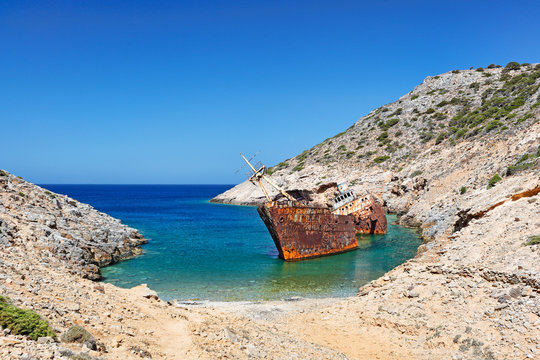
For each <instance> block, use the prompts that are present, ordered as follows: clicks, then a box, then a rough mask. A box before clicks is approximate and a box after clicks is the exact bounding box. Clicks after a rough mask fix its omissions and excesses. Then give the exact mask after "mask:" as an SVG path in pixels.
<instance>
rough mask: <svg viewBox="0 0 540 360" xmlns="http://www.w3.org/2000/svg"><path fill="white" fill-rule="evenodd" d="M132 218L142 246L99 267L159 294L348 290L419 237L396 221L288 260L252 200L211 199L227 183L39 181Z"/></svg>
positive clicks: (401, 257)
mask: <svg viewBox="0 0 540 360" xmlns="http://www.w3.org/2000/svg"><path fill="white" fill-rule="evenodd" d="M43 186H44V187H46V188H48V189H50V190H51V191H54V192H58V193H62V194H66V195H69V196H71V197H73V198H75V199H77V200H79V201H81V202H85V203H89V204H91V205H92V206H94V207H95V208H96V209H98V210H100V211H103V212H106V213H108V214H110V215H111V216H114V217H116V218H119V219H121V220H122V221H123V222H124V223H125V224H128V225H130V226H133V227H135V228H137V229H139V230H140V232H141V233H142V234H143V235H144V236H145V237H147V238H148V239H149V240H150V241H149V243H148V244H147V245H144V246H143V250H144V254H143V255H141V256H139V257H136V258H134V259H131V260H128V261H123V262H121V263H119V264H115V265H113V266H110V267H107V268H104V269H102V273H103V276H104V277H105V281H106V282H110V283H113V284H115V285H117V286H120V287H132V286H135V285H138V284H141V283H146V284H148V286H149V287H150V288H151V289H153V290H156V291H157V292H158V293H159V295H160V297H161V298H163V299H181V300H186V299H204V300H225V301H230V300H269V299H281V298H286V297H290V296H303V297H328V296H348V295H353V294H355V293H356V292H357V290H358V288H359V287H360V286H362V285H363V284H365V283H367V282H369V281H371V280H373V279H376V278H378V277H379V276H381V275H382V274H384V273H385V272H387V271H388V270H390V269H392V268H393V267H395V266H397V265H399V264H401V263H403V262H404V261H405V260H407V259H409V258H411V257H413V256H414V255H415V253H416V249H417V248H418V246H419V245H420V244H421V242H422V241H421V239H420V238H419V236H418V235H417V234H416V233H415V232H414V231H413V230H411V229H407V228H404V227H401V226H397V225H395V224H393V222H394V220H395V217H394V216H388V220H389V221H388V223H389V226H388V233H387V234H386V235H370V236H364V237H363V238H362V239H361V240H360V248H359V249H358V250H355V251H352V252H348V253H344V254H340V255H335V256H330V257H325V258H319V259H313V260H306V261H300V262H294V263H286V262H284V261H282V260H280V259H278V258H277V250H276V249H275V246H274V243H273V241H272V238H271V237H270V235H269V234H268V232H267V230H266V227H265V226H264V224H263V222H262V220H261V219H260V218H259V216H258V214H257V211H256V208H255V207H245V206H231V205H220V204H210V203H209V202H208V200H209V199H211V198H212V197H214V196H215V195H217V194H219V193H221V192H223V191H225V190H227V189H228V188H230V187H231V186H230V185H43Z"/></svg>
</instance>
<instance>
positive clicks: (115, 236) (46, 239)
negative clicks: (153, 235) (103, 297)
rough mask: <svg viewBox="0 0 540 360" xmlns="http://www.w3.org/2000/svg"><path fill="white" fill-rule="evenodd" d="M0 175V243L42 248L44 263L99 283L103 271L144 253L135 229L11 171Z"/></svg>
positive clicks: (7, 245) (141, 241)
mask: <svg viewBox="0 0 540 360" xmlns="http://www.w3.org/2000/svg"><path fill="white" fill-rule="evenodd" d="M1 175H2V176H0V189H1V192H0V216H1V217H0V244H1V245H2V246H3V247H6V248H9V247H12V246H17V245H19V246H20V245H23V244H25V243H27V244H30V243H31V244H32V246H34V247H36V248H39V249H41V250H42V251H41V252H40V256H41V257H42V261H49V259H50V258H51V257H55V258H57V259H61V260H62V264H65V266H67V267H68V268H69V270H70V271H71V272H72V273H76V274H78V275H82V276H83V277H85V278H88V279H91V280H99V279H100V278H101V274H100V271H99V268H100V267H103V266H106V265H111V264H114V263H116V262H118V261H121V260H124V259H127V258H130V257H133V256H136V255H139V254H141V253H142V250H141V248H140V245H142V244H145V243H146V242H147V240H146V239H144V237H143V236H142V235H141V234H140V233H139V232H138V231H137V230H135V229H133V228H131V227H129V226H127V225H123V224H122V223H121V222H120V220H118V219H115V218H113V217H111V216H109V215H107V214H104V213H102V212H99V211H97V210H95V209H94V208H93V207H92V206H90V205H88V204H83V203H80V202H78V201H77V200H75V199H72V198H70V197H68V196H66V195H61V194H56V193H52V192H50V191H48V190H46V189H43V188H41V187H39V186H36V185H34V184H30V183H28V182H26V181H24V180H23V179H21V178H19V177H16V176H14V175H12V174H10V173H8V172H6V171H2V173H1Z"/></svg>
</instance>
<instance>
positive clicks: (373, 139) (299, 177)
mask: <svg viewBox="0 0 540 360" xmlns="http://www.w3.org/2000/svg"><path fill="white" fill-rule="evenodd" d="M539 87H540V64H521V65H520V64H518V63H509V64H508V65H507V66H506V67H500V66H496V65H490V66H488V68H485V69H483V68H478V69H471V70H454V71H451V72H448V73H444V74H441V75H437V76H430V77H427V78H426V79H425V80H424V82H422V83H421V84H420V85H418V86H416V87H415V88H414V89H413V90H412V91H411V92H409V93H408V94H406V95H404V96H402V97H401V98H399V99H398V100H397V101H395V102H393V103H391V104H387V105H385V106H382V107H380V108H377V109H375V110H373V111H371V112H370V113H369V114H367V115H366V116H363V117H362V118H360V119H359V120H358V121H357V122H356V123H354V124H353V125H352V126H351V127H350V128H348V129H347V130H346V131H344V132H342V133H339V134H337V135H335V136H334V137H332V138H328V139H326V140H325V141H323V142H322V143H320V144H318V145H315V146H314V147H312V148H311V149H308V150H306V151H304V152H302V153H301V154H300V155H298V156H296V157H294V158H292V159H287V160H284V161H283V162H281V163H279V164H278V165H275V166H273V167H271V168H270V169H269V170H268V173H269V174H270V175H271V177H272V179H273V180H274V181H275V182H276V183H278V184H279V185H281V186H282V187H284V188H285V189H288V190H289V191H292V192H293V193H297V194H302V195H304V197H306V196H307V197H310V196H316V195H317V193H318V192H320V189H321V186H322V187H323V188H325V186H326V185H331V183H341V182H346V183H348V185H349V187H351V188H353V189H354V190H355V191H356V192H358V193H362V192H365V191H368V192H371V193H374V194H375V195H377V196H379V197H380V198H382V200H383V201H384V203H385V205H386V206H387V208H388V209H389V210H390V211H394V212H397V213H399V214H405V215H406V216H404V217H403V218H402V220H403V221H404V222H408V223H411V224H420V223H423V224H432V225H431V226H429V227H428V229H426V231H425V235H427V236H435V235H436V234H438V233H441V232H443V231H444V230H446V229H448V228H449V226H450V225H453V223H454V221H455V219H454V218H453V217H454V216H453V215H455V214H457V212H458V211H457V208H458V207H459V203H461V201H462V200H464V199H466V198H468V197H469V196H470V194H472V193H475V192H482V191H485V190H487V187H488V184H489V183H490V181H491V183H493V184H495V183H496V182H497V181H498V180H499V179H502V180H501V183H500V184H497V185H496V186H497V187H502V186H505V185H504V184H505V182H506V180H507V179H508V178H510V177H513V176H517V175H519V174H534V173H535V172H538V169H539V154H538V144H539V137H540V131H539V124H538V120H539V118H540V91H539ZM269 191H270V192H271V194H272V195H273V196H274V197H275V198H279V196H280V195H279V194H277V193H276V192H275V191H273V189H272V188H269ZM212 201H214V202H220V203H231V204H244V205H247V204H250V205H252V204H258V203H261V202H262V201H264V196H263V194H262V192H261V191H260V190H259V189H258V187H257V186H255V185H253V184H251V183H249V182H247V181H246V182H244V183H241V184H239V185H237V186H236V187H234V188H233V189H230V190H229V191H227V192H225V193H223V194H221V195H219V196H217V197H216V198H214V199H213V200H212ZM439 203H440V204H439ZM426 204H428V206H427V209H424V210H425V211H424V210H421V209H419V207H425V205H426ZM436 204H438V205H437V207H438V208H434V209H431V207H432V206H434V205H436Z"/></svg>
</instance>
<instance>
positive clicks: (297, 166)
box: [292, 163, 304, 172]
mask: <svg viewBox="0 0 540 360" xmlns="http://www.w3.org/2000/svg"><path fill="white" fill-rule="evenodd" d="M303 168H304V163H300V164H298V165H296V166H295V167H293V169H292V171H293V172H295V171H300V170H302V169H303Z"/></svg>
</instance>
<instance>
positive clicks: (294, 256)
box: [257, 201, 358, 261]
mask: <svg viewBox="0 0 540 360" xmlns="http://www.w3.org/2000/svg"><path fill="white" fill-rule="evenodd" d="M257 210H258V212H259V215H260V217H261V219H262V220H263V221H264V223H265V225H266V227H267V228H268V231H269V232H270V235H271V236H272V239H273V240H274V243H275V245H276V248H277V250H278V252H279V257H280V258H282V259H284V260H286V261H296V260H303V259H309V258H315V257H321V256H327V255H333V254H339V253H342V252H346V251H351V250H354V249H356V248H357V247H358V241H357V239H356V227H355V216H354V215H337V214H333V213H332V212H331V211H330V209H328V208H324V207H316V206H309V205H304V204H301V203H298V202H291V201H289V202H287V203H277V202H275V201H273V202H268V203H266V204H264V205H261V206H259V208H258V209H257Z"/></svg>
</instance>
